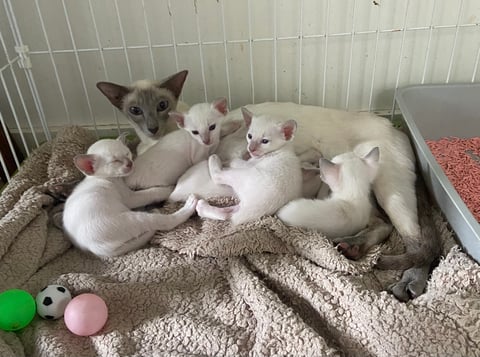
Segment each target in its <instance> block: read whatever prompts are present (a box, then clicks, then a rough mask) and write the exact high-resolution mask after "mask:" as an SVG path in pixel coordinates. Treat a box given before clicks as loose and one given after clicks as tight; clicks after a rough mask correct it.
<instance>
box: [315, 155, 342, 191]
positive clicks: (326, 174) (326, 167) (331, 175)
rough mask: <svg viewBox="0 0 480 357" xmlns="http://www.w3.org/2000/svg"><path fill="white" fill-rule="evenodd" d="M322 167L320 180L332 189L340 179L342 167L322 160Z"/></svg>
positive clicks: (320, 162) (320, 163)
mask: <svg viewBox="0 0 480 357" xmlns="http://www.w3.org/2000/svg"><path fill="white" fill-rule="evenodd" d="M319 165H320V178H321V179H322V181H324V182H325V183H326V184H327V185H329V186H330V187H333V186H335V185H336V184H337V183H338V180H339V178H340V165H337V164H334V163H333V162H331V161H330V160H327V159H324V158H321V159H320V161H319Z"/></svg>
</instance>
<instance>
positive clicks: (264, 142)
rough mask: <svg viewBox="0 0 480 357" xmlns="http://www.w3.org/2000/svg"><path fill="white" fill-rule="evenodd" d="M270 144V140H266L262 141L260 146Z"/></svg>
mask: <svg viewBox="0 0 480 357" xmlns="http://www.w3.org/2000/svg"><path fill="white" fill-rule="evenodd" d="M269 142H270V140H268V139H262V144H268V143H269Z"/></svg>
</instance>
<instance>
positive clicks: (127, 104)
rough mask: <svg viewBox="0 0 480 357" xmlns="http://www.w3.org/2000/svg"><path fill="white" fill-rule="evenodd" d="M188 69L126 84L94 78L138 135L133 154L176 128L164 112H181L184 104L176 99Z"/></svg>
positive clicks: (184, 109)
mask: <svg viewBox="0 0 480 357" xmlns="http://www.w3.org/2000/svg"><path fill="white" fill-rule="evenodd" d="M187 74H188V71H186V70H185V71H181V72H178V73H176V74H174V75H172V76H170V77H168V78H167V79H165V80H161V81H151V80H140V81H137V82H134V83H133V84H131V85H130V86H123V85H120V84H115V83H110V82H98V83H97V88H98V89H99V90H100V91H101V92H102V93H103V94H104V95H105V96H106V97H107V98H108V100H109V101H110V102H111V103H112V104H113V105H114V106H115V107H116V108H118V109H120V111H121V112H122V113H123V114H124V115H125V116H126V117H127V119H128V122H129V123H130V125H131V126H132V127H133V128H134V129H135V132H136V134H137V136H138V138H139V139H140V143H139V144H138V147H137V149H136V153H137V154H141V153H143V152H145V151H146V150H147V149H148V148H149V147H150V146H152V145H153V144H155V143H156V142H157V141H158V139H160V138H161V137H162V136H164V135H165V134H167V133H169V132H171V131H173V130H176V129H177V124H176V123H175V120H173V119H172V118H170V117H169V115H168V113H169V112H170V111H173V110H177V111H180V112H184V111H186V110H188V106H187V105H186V104H185V103H183V102H181V101H179V100H178V98H179V96H180V93H181V92H182V88H183V84H184V82H185V79H186V78H187Z"/></svg>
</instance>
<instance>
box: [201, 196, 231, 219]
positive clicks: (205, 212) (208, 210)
mask: <svg viewBox="0 0 480 357" xmlns="http://www.w3.org/2000/svg"><path fill="white" fill-rule="evenodd" d="M236 211H238V205H236V206H229V207H215V206H212V205H210V204H209V203H208V202H207V201H205V200H200V201H198V204H197V214H198V215H199V216H200V217H202V218H210V219H215V220H218V221H227V220H229V219H230V218H231V217H232V214H233V213H235V212H236Z"/></svg>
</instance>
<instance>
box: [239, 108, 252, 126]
mask: <svg viewBox="0 0 480 357" xmlns="http://www.w3.org/2000/svg"><path fill="white" fill-rule="evenodd" d="M242 114H243V120H244V121H245V125H246V126H247V128H249V127H250V124H252V118H253V113H252V112H251V111H250V110H248V109H247V108H245V107H242Z"/></svg>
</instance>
